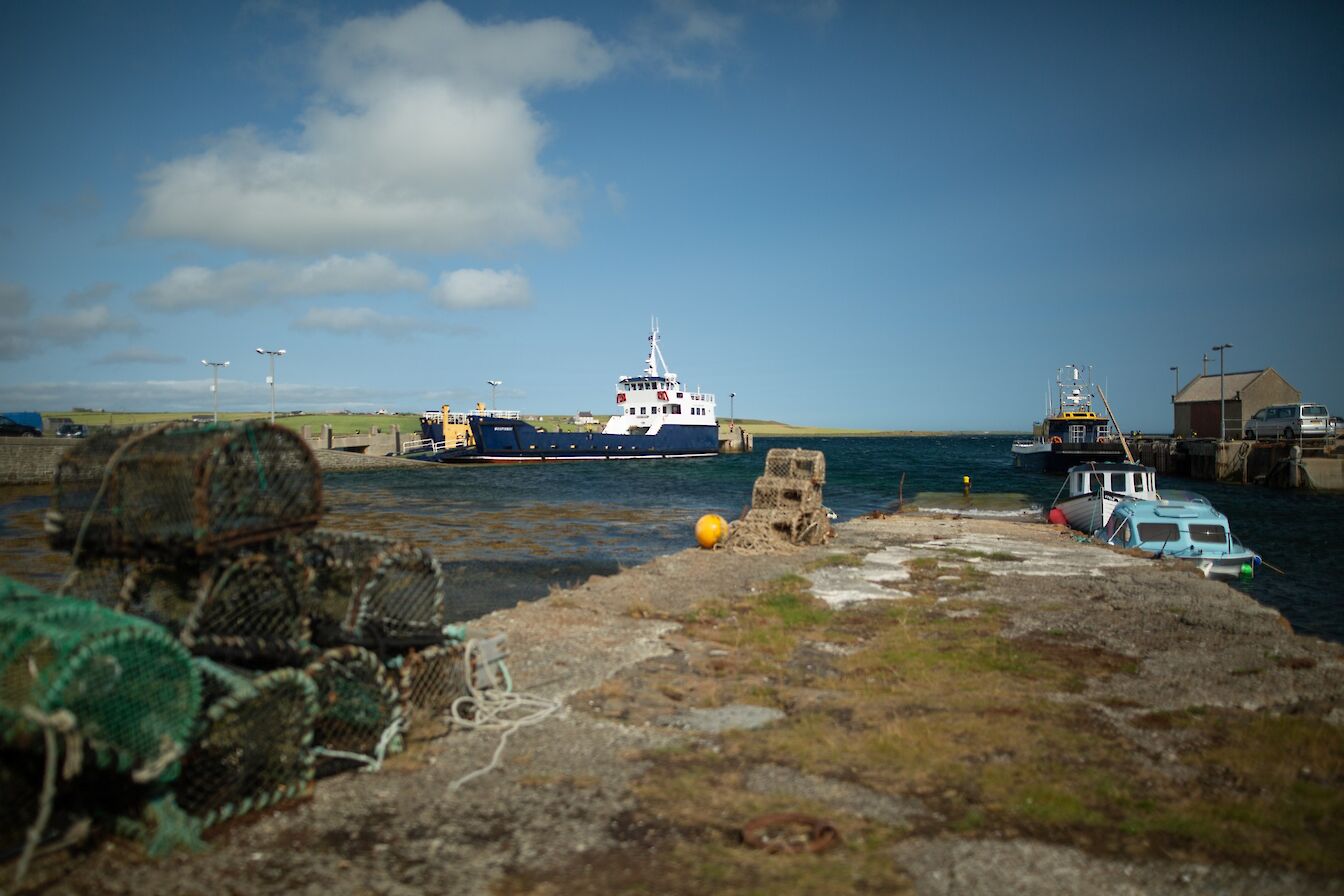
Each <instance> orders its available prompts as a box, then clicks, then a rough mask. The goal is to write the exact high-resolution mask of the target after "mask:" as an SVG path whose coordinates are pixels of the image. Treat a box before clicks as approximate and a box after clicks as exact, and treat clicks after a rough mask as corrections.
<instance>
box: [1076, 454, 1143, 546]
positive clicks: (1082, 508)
mask: <svg viewBox="0 0 1344 896" xmlns="http://www.w3.org/2000/svg"><path fill="white" fill-rule="evenodd" d="M1060 494H1061V495H1062V497H1060V498H1056V499H1055V506H1054V507H1053V508H1052V509H1051V511H1050V520H1051V522H1058V523H1066V524H1068V525H1069V526H1071V527H1072V528H1074V529H1077V530H1078V531H1080V532H1086V533H1088V534H1089V535H1091V534H1092V533H1093V532H1096V531H1097V530H1098V529H1102V528H1104V527H1105V525H1106V523H1107V522H1108V521H1109V520H1110V518H1111V514H1112V512H1114V510H1115V508H1116V507H1118V506H1119V505H1120V504H1121V503H1122V502H1124V501H1156V500H1157V499H1158V494H1157V471H1156V470H1155V469H1153V468H1152V467H1145V466H1143V465H1142V464H1134V463H1097V462H1092V463H1086V464H1078V465H1077V466H1074V467H1070V468H1069V473H1068V477H1067V478H1066V479H1065V480H1064V485H1063V487H1062V488H1061V489H1060Z"/></svg>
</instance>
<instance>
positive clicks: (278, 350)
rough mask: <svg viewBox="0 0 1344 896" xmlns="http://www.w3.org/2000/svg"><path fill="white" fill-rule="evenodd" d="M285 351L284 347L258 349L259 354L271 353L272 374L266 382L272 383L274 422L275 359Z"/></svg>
mask: <svg viewBox="0 0 1344 896" xmlns="http://www.w3.org/2000/svg"><path fill="white" fill-rule="evenodd" d="M284 353H285V350H284V349H282V348H276V349H269V348H259V349H257V354H259V355H270V358H271V375H270V376H268V377H266V382H267V383H268V384H269V385H270V387H271V422H272V423H274V422H275V359H276V358H278V357H280V356H281V355H283V354H284Z"/></svg>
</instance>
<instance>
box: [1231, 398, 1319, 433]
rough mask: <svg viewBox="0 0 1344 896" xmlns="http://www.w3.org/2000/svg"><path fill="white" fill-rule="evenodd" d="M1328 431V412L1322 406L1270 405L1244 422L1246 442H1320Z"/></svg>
mask: <svg viewBox="0 0 1344 896" xmlns="http://www.w3.org/2000/svg"><path fill="white" fill-rule="evenodd" d="M1329 431H1330V412H1329V411H1327V410H1326V409H1325V405H1323V404H1272V405H1270V406H1269V407H1267V408H1262V409H1261V410H1259V411H1256V412H1255V416H1253V417H1252V418H1251V419H1249V420H1247V421H1246V438H1248V439H1277V438H1279V437H1283V438H1285V439H1301V438H1308V439H1323V438H1325V436H1326V435H1327V434H1328V433H1329Z"/></svg>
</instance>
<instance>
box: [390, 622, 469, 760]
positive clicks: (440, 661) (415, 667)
mask: <svg viewBox="0 0 1344 896" xmlns="http://www.w3.org/2000/svg"><path fill="white" fill-rule="evenodd" d="M462 657H463V646H462V645H461V644H443V645H441V646H438V647H429V648H426V649H425V650H412V651H410V652H409V653H407V654H406V656H405V657H404V658H401V659H400V660H398V665H399V666H400V669H399V670H398V671H399V673H400V676H399V684H400V688H401V695H402V699H403V700H404V701H405V704H406V729H407V739H408V740H410V741H425V740H432V739H434V738H437V737H442V736H443V735H445V734H447V733H448V732H449V731H450V730H451V729H452V720H451V718H450V716H449V713H448V711H449V709H450V708H451V707H452V705H453V701H454V700H456V699H457V698H458V697H461V696H464V695H466V694H467V677H466V672H465V670H464V669H463V665H462V662H463V660H462Z"/></svg>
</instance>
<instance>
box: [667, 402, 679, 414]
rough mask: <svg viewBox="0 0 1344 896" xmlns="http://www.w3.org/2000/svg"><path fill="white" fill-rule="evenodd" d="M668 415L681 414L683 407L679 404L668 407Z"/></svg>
mask: <svg viewBox="0 0 1344 896" xmlns="http://www.w3.org/2000/svg"><path fill="white" fill-rule="evenodd" d="M668 413H670V414H680V413H681V405H679V404H674V405H669V406H668Z"/></svg>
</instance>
